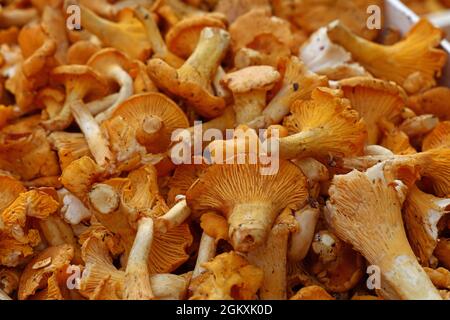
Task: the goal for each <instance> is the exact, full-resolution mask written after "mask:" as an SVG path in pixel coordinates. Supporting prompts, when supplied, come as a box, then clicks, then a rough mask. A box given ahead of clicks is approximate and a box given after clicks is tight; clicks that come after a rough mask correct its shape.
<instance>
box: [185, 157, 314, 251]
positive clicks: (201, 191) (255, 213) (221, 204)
mask: <svg viewBox="0 0 450 320" xmlns="http://www.w3.org/2000/svg"><path fill="white" fill-rule="evenodd" d="M262 167H263V166H262V165H261V164H236V163H235V164H227V165H219V164H216V165H212V166H211V167H209V168H208V169H207V170H206V172H205V173H204V174H203V175H202V176H201V177H200V179H199V180H198V181H197V182H196V183H195V184H194V185H193V186H192V187H191V188H190V189H189V190H188V192H187V194H186V197H187V202H188V205H189V207H190V208H191V209H192V210H194V213H196V214H201V213H202V212H205V211H211V210H213V211H214V210H215V211H218V212H220V213H221V214H223V215H224V216H225V217H226V218H227V220H228V223H229V238H230V239H231V242H232V244H233V246H234V248H235V250H238V251H242V252H248V251H250V250H251V249H254V248H256V247H258V246H260V245H263V244H264V243H265V241H266V239H267V236H268V234H269V232H270V230H271V228H272V225H273V223H274V222H275V219H276V217H277V216H278V215H279V214H280V213H281V211H282V210H283V209H284V208H286V207H291V206H292V207H298V208H300V207H302V206H303V205H304V204H305V201H306V198H307V194H308V192H307V181H306V178H305V176H304V175H303V173H302V172H301V171H300V169H298V168H297V167H296V166H295V165H293V164H291V163H289V162H287V161H281V162H280V166H279V170H278V172H277V173H275V174H273V175H262V174H261V172H260V169H261V168H262Z"/></svg>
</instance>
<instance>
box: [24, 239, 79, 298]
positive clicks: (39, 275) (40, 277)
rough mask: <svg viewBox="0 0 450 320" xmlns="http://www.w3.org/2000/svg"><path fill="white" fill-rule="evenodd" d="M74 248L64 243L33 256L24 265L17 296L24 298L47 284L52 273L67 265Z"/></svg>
mask: <svg viewBox="0 0 450 320" xmlns="http://www.w3.org/2000/svg"><path fill="white" fill-rule="evenodd" d="M73 254H74V249H73V247H72V246H70V245H67V244H64V245H61V246H56V247H50V248H47V249H45V250H44V251H42V252H41V253H40V254H38V255H37V256H36V257H34V258H33V259H32V260H31V261H30V262H29V263H28V264H27V266H26V267H25V270H24V272H23V273H22V276H21V277H20V283H19V291H18V296H19V299H20V300H25V299H27V298H28V297H30V296H31V295H33V294H35V293H36V291H37V290H38V289H43V288H45V287H46V286H47V279H48V278H49V277H50V276H51V275H53V274H54V273H56V272H58V271H59V270H62V269H63V268H65V267H67V266H68V265H69V263H70V261H71V260H72V258H73Z"/></svg>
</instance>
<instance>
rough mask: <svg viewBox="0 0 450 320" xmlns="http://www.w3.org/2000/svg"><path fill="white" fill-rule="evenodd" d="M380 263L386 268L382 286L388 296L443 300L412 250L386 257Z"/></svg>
mask: <svg viewBox="0 0 450 320" xmlns="http://www.w3.org/2000/svg"><path fill="white" fill-rule="evenodd" d="M378 265H379V267H380V269H381V270H385V271H384V272H383V273H382V282H381V286H382V290H386V294H387V296H388V297H390V298H392V299H403V300H442V297H441V296H440V295H439V292H438V291H437V290H436V288H435V287H434V285H433V283H432V282H431V280H430V278H428V276H427V274H426V273H425V271H424V270H423V269H422V267H421V266H420V265H419V263H418V262H417V258H416V257H415V256H414V254H413V253H412V252H411V253H410V254H408V255H400V256H398V255H397V256H395V255H392V256H389V257H385V259H383V261H381V262H380V263H378ZM387 270H388V271H387ZM383 284H384V285H383Z"/></svg>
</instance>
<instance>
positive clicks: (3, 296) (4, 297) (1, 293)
mask: <svg viewBox="0 0 450 320" xmlns="http://www.w3.org/2000/svg"><path fill="white" fill-rule="evenodd" d="M0 300H12V299H11V298H10V297H9V296H8V295H7V294H6V293H5V291H3V290H2V289H0Z"/></svg>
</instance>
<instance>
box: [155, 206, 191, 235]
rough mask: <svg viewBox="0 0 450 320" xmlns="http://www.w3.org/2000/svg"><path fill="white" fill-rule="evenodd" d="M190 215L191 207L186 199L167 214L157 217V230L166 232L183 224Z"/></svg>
mask: <svg viewBox="0 0 450 320" xmlns="http://www.w3.org/2000/svg"><path fill="white" fill-rule="evenodd" d="M190 215H191V209H189V207H188V205H187V203H186V200H182V201H180V202H178V203H177V204H176V205H174V206H173V207H172V208H171V209H170V210H169V211H167V213H166V214H164V215H163V216H161V217H158V218H157V219H156V221H155V230H158V231H159V232H162V233H166V232H167V231H169V230H170V229H173V228H175V227H177V226H179V225H181V224H182V223H183V222H184V221H186V219H187V218H188V217H189V216H190Z"/></svg>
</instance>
